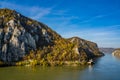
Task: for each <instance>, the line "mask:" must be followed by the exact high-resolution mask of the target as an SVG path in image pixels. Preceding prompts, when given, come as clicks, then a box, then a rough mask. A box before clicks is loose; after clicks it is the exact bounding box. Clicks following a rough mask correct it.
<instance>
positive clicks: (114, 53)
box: [112, 49, 120, 58]
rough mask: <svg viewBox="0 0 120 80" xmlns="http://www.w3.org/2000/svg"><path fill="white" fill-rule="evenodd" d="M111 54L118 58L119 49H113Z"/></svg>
mask: <svg viewBox="0 0 120 80" xmlns="http://www.w3.org/2000/svg"><path fill="white" fill-rule="evenodd" d="M112 54H113V55H114V56H116V57H119V58H120V49H115V50H114V51H113V52H112Z"/></svg>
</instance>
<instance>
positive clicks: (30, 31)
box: [0, 9, 103, 62]
mask: <svg viewBox="0 0 120 80" xmlns="http://www.w3.org/2000/svg"><path fill="white" fill-rule="evenodd" d="M31 50H32V51H36V50H40V51H36V52H37V53H34V52H33V53H34V54H33V55H35V57H34V58H36V59H37V60H40V59H41V57H40V56H41V55H42V59H43V58H45V59H44V60H53V61H54V60H64V61H65V60H74V61H75V60H86V61H87V60H89V59H91V58H94V57H97V56H101V55H103V54H102V53H100V52H99V49H98V47H97V44H96V43H93V42H90V41H86V40H83V39H80V38H75V37H74V38H70V39H64V38H62V37H61V36H60V35H59V34H57V33H56V32H55V31H53V30H51V29H50V28H49V27H48V26H47V25H45V24H43V23H41V22H37V21H35V20H32V19H30V18H27V17H25V16H23V15H21V14H20V13H18V12H16V11H14V10H9V9H0V60H1V61H3V62H17V61H20V60H21V59H23V57H24V56H25V55H28V56H29V52H30V51H31ZM48 53H49V55H48ZM32 57H33V56H32Z"/></svg>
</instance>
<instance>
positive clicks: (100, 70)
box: [0, 54, 120, 80]
mask: <svg viewBox="0 0 120 80" xmlns="http://www.w3.org/2000/svg"><path fill="white" fill-rule="evenodd" d="M119 73H120V59H117V58H116V57H114V56H112V55H111V54H106V55H105V56H104V57H101V58H99V59H98V60H97V61H96V64H95V65H93V66H82V67H80V66H77V67H75V66H72V67H70V66H64V67H40V66H37V67H2V68H0V80H28V79H29V80H120V77H119Z"/></svg>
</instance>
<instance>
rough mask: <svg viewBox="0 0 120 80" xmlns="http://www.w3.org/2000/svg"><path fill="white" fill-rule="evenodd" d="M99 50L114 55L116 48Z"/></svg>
mask: <svg viewBox="0 0 120 80" xmlns="http://www.w3.org/2000/svg"><path fill="white" fill-rule="evenodd" d="M99 50H100V51H101V52H103V53H112V52H113V51H114V50H115V48H99Z"/></svg>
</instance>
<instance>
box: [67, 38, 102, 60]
mask: <svg viewBox="0 0 120 80" xmlns="http://www.w3.org/2000/svg"><path fill="white" fill-rule="evenodd" d="M68 40H69V41H70V42H72V43H74V44H75V45H76V46H75V48H74V50H75V52H76V53H78V54H79V55H80V60H82V57H83V56H85V57H86V59H87V60H90V59H92V58H94V57H97V56H103V55H104V54H103V53H101V52H100V51H99V49H98V46H97V44H96V43H94V42H90V41H87V40H84V39H81V38H78V37H72V38H69V39H68Z"/></svg>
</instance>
